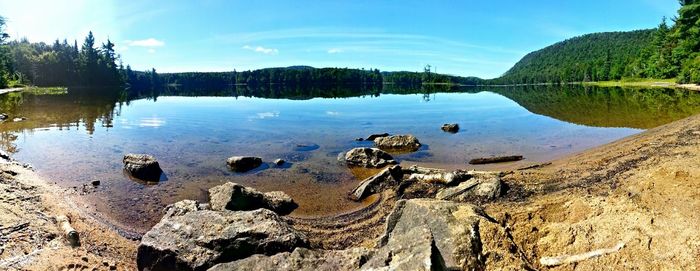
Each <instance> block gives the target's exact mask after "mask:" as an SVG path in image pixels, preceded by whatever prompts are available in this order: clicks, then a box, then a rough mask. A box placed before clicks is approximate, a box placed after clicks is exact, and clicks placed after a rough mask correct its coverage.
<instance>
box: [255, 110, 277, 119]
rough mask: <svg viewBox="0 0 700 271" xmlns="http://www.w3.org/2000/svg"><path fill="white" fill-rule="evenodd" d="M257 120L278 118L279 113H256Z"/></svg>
mask: <svg viewBox="0 0 700 271" xmlns="http://www.w3.org/2000/svg"><path fill="white" fill-rule="evenodd" d="M257 116H258V118H259V119H267V118H276V117H279V116H280V112H279V111H277V112H262V113H257Z"/></svg>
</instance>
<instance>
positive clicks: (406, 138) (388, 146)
mask: <svg viewBox="0 0 700 271" xmlns="http://www.w3.org/2000/svg"><path fill="white" fill-rule="evenodd" d="M374 145H376V146H377V147H378V148H380V149H382V150H397V151H416V150H418V149H419V148H420V146H421V144H420V142H418V139H417V138H416V137H415V136H413V135H394V136H385V137H379V138H376V139H375V140H374Z"/></svg>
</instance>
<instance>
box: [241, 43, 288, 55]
mask: <svg viewBox="0 0 700 271" xmlns="http://www.w3.org/2000/svg"><path fill="white" fill-rule="evenodd" d="M243 49H246V50H250V51H254V52H257V53H263V54H266V55H276V54H279V53H280V51H279V50H277V49H275V48H265V47H262V46H256V47H253V46H250V45H244V46H243Z"/></svg>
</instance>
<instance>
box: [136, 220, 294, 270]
mask: <svg viewBox="0 0 700 271" xmlns="http://www.w3.org/2000/svg"><path fill="white" fill-rule="evenodd" d="M296 247H308V240H307V239H306V237H305V236H304V235H303V234H301V233H299V232H297V231H296V230H294V229H292V228H291V227H290V226H289V225H288V224H287V223H285V222H283V221H282V220H281V219H280V218H279V216H277V214H275V213H274V212H272V211H270V210H265V209H258V210H254V211H238V212H233V211H211V210H203V211H191V212H186V213H185V214H183V215H175V216H166V217H164V218H163V219H161V221H160V222H158V224H156V225H155V226H154V227H153V228H152V229H151V230H149V231H148V232H147V233H146V234H145V235H144V236H143V238H142V239H141V243H140V244H139V246H138V250H137V255H136V264H137V267H138V269H139V270H150V271H159V270H206V269H207V268H210V267H212V266H214V265H216V264H218V263H224V262H230V261H234V260H238V259H242V258H245V257H248V256H251V255H253V254H264V255H273V254H276V253H280V252H285V251H292V250H293V249H294V248H296Z"/></svg>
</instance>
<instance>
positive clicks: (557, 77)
mask: <svg viewBox="0 0 700 271" xmlns="http://www.w3.org/2000/svg"><path fill="white" fill-rule="evenodd" d="M655 32H656V31H655V30H637V31H631V32H607V33H595V34H588V35H583V36H580V37H575V38H572V39H568V40H565V41H562V42H558V43H555V44H553V45H550V46H548V47H545V48H544V49H541V50H537V51H534V52H532V53H529V54H527V55H526V56H525V57H523V58H522V59H521V60H520V61H518V62H517V63H516V64H515V65H514V66H513V67H512V68H511V69H510V70H508V71H507V72H506V73H505V74H504V75H503V76H502V77H501V78H498V79H496V80H494V81H495V82H498V83H511V84H512V83H545V82H580V81H603V80H617V79H620V78H622V77H631V76H634V75H635V74H636V70H635V69H636V62H637V60H638V59H639V58H640V56H641V55H642V52H643V51H644V50H645V49H646V48H647V47H648V46H649V44H650V43H651V41H652V39H653V37H654V33H655Z"/></svg>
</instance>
